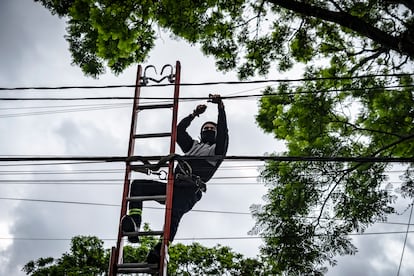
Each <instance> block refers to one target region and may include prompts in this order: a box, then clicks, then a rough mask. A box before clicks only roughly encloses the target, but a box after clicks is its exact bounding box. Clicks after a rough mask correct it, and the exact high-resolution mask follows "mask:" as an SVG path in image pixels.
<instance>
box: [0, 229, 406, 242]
mask: <svg viewBox="0 0 414 276" xmlns="http://www.w3.org/2000/svg"><path fill="white" fill-rule="evenodd" d="M404 233H406V232H405V231H384V232H364V233H349V234H347V236H374V235H375V236H376V235H397V234H404ZM409 233H414V231H409ZM313 236H314V237H326V236H329V235H327V234H315V235H313ZM263 238H270V236H263V237H262V236H238V237H237V236H233V237H191V238H186V237H183V238H180V237H177V238H175V239H174V240H176V241H178V240H180V241H197V240H254V239H263ZM0 240H16V241H18V240H20V241H71V240H72V238H24V237H0ZM100 240H103V241H114V240H116V239H115V238H102V239H101V238H100Z"/></svg>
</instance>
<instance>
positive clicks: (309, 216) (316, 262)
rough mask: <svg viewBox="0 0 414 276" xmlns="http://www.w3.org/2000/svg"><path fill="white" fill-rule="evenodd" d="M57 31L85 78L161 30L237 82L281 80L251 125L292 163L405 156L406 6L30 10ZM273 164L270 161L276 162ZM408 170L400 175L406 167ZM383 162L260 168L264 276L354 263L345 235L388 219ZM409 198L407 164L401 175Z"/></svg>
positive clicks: (96, 4)
mask: <svg viewBox="0 0 414 276" xmlns="http://www.w3.org/2000/svg"><path fill="white" fill-rule="evenodd" d="M36 1H40V2H41V3H42V4H43V5H44V6H45V7H47V8H48V9H49V10H51V12H52V13H54V14H58V15H59V16H62V17H65V18H66V19H67V22H68V29H67V30H68V35H67V37H66V38H67V40H68V41H69V43H70V50H71V52H72V56H73V62H74V63H75V64H77V65H79V66H80V67H81V68H82V70H83V71H84V72H85V73H86V74H88V75H92V76H97V75H99V74H101V73H102V72H103V71H104V68H105V63H106V65H108V66H109V68H111V70H112V71H114V72H115V73H119V72H121V71H122V70H124V69H125V68H126V67H127V66H128V65H130V64H131V63H134V62H141V61H142V60H145V58H146V57H147V56H148V53H149V51H150V49H151V48H152V47H153V46H154V41H155V39H156V34H157V32H158V31H159V30H160V29H161V30H164V31H167V32H169V33H171V35H172V36H175V37H179V38H182V39H184V40H186V41H187V42H189V43H191V44H197V45H199V46H200V47H201V50H202V51H203V52H204V53H205V54H206V55H210V56H213V57H214V58H215V59H216V65H217V68H218V69H220V70H222V71H229V70H237V72H238V74H239V76H240V78H248V77H251V76H254V75H257V74H258V75H266V74H268V73H269V70H271V69H272V70H274V69H277V70H278V71H279V72H287V71H289V70H291V69H292V68H293V66H294V65H296V64H298V63H299V64H302V65H303V67H304V69H303V72H304V73H303V80H302V81H301V82H297V83H289V82H283V83H280V84H279V85H278V86H276V87H271V88H268V89H266V91H265V92H264V97H263V98H262V99H261V100H260V103H259V108H260V110H259V114H258V115H257V122H258V124H259V126H260V127H261V128H263V129H264V130H265V131H266V132H269V133H272V134H273V135H274V136H275V138H277V139H280V140H283V141H284V142H285V143H286V147H287V150H286V151H285V152H284V153H283V154H285V155H292V156H320V157H326V156H345V157H346V156H354V157H357V156H372V157H412V156H414V143H413V138H414V129H413V122H414V109H413V106H414V96H413V79H412V75H403V74H402V73H412V66H413V59H414V32H413V30H414V16H413V13H414V4H413V1H405V0H401V1H398V0H397V1H387V0H383V1H374V0H364V1H351V0H344V1H337V0H322V1H316V0H306V1H305V0H266V1H265V0H263V1H246V0H245V1H243V0H223V1H188V0H183V1H171V0H160V1H147V0H145V1H139V0H127V1H119V0H118V1H108V0H94V1H92V0H66V1H58V0H36ZM278 154H280V151H279V153H278ZM410 166H411V167H410ZM389 167H390V166H389V165H387V164H386V163H352V162H347V163H345V162H343V163H338V162H336V163H334V162H309V163H305V162H290V163H283V162H269V163H268V164H267V166H266V168H265V170H264V171H263V174H262V176H263V179H264V180H265V181H266V182H267V183H269V184H268V185H269V190H268V194H267V197H266V198H267V202H266V204H265V205H263V206H256V207H255V208H252V209H253V212H254V215H255V217H256V219H257V224H256V227H255V229H253V230H254V232H256V233H260V234H261V235H262V236H263V237H264V239H265V241H266V245H265V246H264V247H263V248H262V250H263V254H264V256H265V257H267V258H268V261H269V262H270V263H271V265H272V266H271V267H272V273H274V274H283V273H287V274H289V275H299V274H300V273H305V274H323V273H324V272H325V271H326V265H327V264H330V265H334V264H335V256H337V255H338V254H339V255H342V254H354V253H356V248H355V247H354V246H353V245H352V243H351V241H350V240H349V238H348V235H347V234H349V233H350V232H353V231H363V230H364V229H366V228H367V227H368V226H369V225H371V224H372V223H374V222H376V221H378V220H385V219H386V217H387V215H389V214H392V213H395V211H396V210H395V209H394V206H395V205H394V202H395V201H396V200H397V199H398V198H399V197H397V196H399V194H397V193H395V192H393V191H392V190H391V189H389V187H388V186H387V185H386V183H387V176H386V173H385V172H386V169H387V168H389ZM401 178H402V184H401V186H400V187H398V188H399V191H400V192H401V193H400V194H401V195H402V196H403V197H411V198H412V197H413V195H414V192H413V191H414V185H413V182H414V181H413V172H412V163H411V164H408V166H407V171H406V173H404V174H403V175H402V176H401Z"/></svg>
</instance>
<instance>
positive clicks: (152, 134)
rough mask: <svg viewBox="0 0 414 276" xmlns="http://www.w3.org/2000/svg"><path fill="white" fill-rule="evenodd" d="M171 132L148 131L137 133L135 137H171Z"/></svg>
mask: <svg viewBox="0 0 414 276" xmlns="http://www.w3.org/2000/svg"><path fill="white" fill-rule="evenodd" d="M169 136H171V132H162V133H148V134H135V135H134V138H135V139H139V138H157V137H169Z"/></svg>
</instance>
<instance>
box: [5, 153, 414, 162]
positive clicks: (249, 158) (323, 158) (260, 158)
mask: <svg viewBox="0 0 414 276" xmlns="http://www.w3.org/2000/svg"><path fill="white" fill-rule="evenodd" d="M162 157H163V156H132V157H130V158H128V157H123V156H57V155H54V156H52V155H49V156H39V155H38V156H15V155H9V156H0V162H21V161H36V162H38V161H95V162H102V163H107V162H127V161H131V162H134V161H141V160H160V159H161V158H162ZM176 159H177V160H198V159H209V160H217V159H220V160H227V161H280V162H299V161H304V162H360V163H367V162H368V163H374V162H380V163H407V162H414V157H381V156H379V157H374V156H360V157H351V156H258V155H256V156H253V155H249V156H247V155H246V156H236V155H232V156H225V157H224V158H223V157H222V156H177V157H176Z"/></svg>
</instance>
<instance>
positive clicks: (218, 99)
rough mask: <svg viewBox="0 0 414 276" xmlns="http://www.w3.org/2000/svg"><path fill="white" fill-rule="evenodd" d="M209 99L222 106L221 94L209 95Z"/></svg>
mask: <svg viewBox="0 0 414 276" xmlns="http://www.w3.org/2000/svg"><path fill="white" fill-rule="evenodd" d="M208 97H209V98H210V99H209V100H208V101H209V102H212V103H215V104H221V103H222V101H221V96H220V95H219V94H209V95H208Z"/></svg>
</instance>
